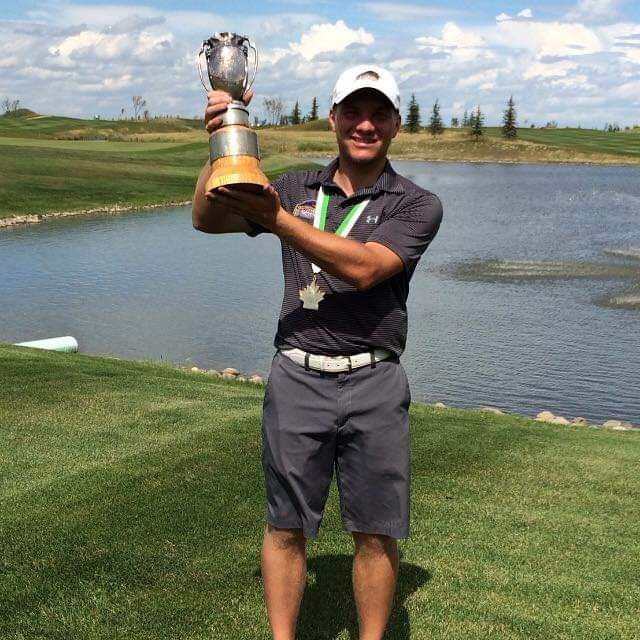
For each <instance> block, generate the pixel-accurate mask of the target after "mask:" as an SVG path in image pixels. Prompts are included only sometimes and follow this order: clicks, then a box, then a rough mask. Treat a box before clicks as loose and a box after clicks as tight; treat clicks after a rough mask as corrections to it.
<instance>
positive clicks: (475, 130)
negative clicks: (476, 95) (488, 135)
mask: <svg viewBox="0 0 640 640" xmlns="http://www.w3.org/2000/svg"><path fill="white" fill-rule="evenodd" d="M483 124H484V116H483V115H482V112H481V111H480V105H478V108H477V110H476V112H475V113H474V114H473V125H472V128H471V135H472V136H474V137H475V139H476V140H477V139H478V138H479V137H480V136H481V135H482V134H483V133H484V132H483V131H482V125H483Z"/></svg>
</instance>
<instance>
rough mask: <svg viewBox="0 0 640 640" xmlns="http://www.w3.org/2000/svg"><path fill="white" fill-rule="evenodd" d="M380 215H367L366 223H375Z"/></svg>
mask: <svg viewBox="0 0 640 640" xmlns="http://www.w3.org/2000/svg"><path fill="white" fill-rule="evenodd" d="M379 217H380V216H367V224H377V222H378V218H379Z"/></svg>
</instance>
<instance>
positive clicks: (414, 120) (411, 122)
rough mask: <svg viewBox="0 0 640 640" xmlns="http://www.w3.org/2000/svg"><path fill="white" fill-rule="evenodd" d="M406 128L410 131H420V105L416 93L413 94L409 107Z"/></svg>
mask: <svg viewBox="0 0 640 640" xmlns="http://www.w3.org/2000/svg"><path fill="white" fill-rule="evenodd" d="M405 128H406V129H407V131H408V132H409V133H417V132H418V131H420V105H419V104H418V102H417V101H416V96H415V94H413V93H412V94H411V100H409V106H408V108H407V123H406V125H405Z"/></svg>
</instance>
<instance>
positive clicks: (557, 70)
mask: <svg viewBox="0 0 640 640" xmlns="http://www.w3.org/2000/svg"><path fill="white" fill-rule="evenodd" d="M577 68H578V65H577V63H575V62H571V61H569V60H560V61H558V62H552V63H550V64H544V63H542V62H534V63H533V64H531V66H530V67H529V68H528V69H527V70H526V71H525V72H524V78H525V80H529V79H531V78H561V77H564V76H566V75H567V74H568V73H569V72H570V71H573V70H574V69H577Z"/></svg>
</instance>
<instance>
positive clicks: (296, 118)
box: [289, 100, 300, 124]
mask: <svg viewBox="0 0 640 640" xmlns="http://www.w3.org/2000/svg"><path fill="white" fill-rule="evenodd" d="M289 122H290V123H291V124H300V105H299V104H298V101H297V100H296V103H295V105H294V106H293V111H292V112H291V116H290V117H289Z"/></svg>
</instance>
